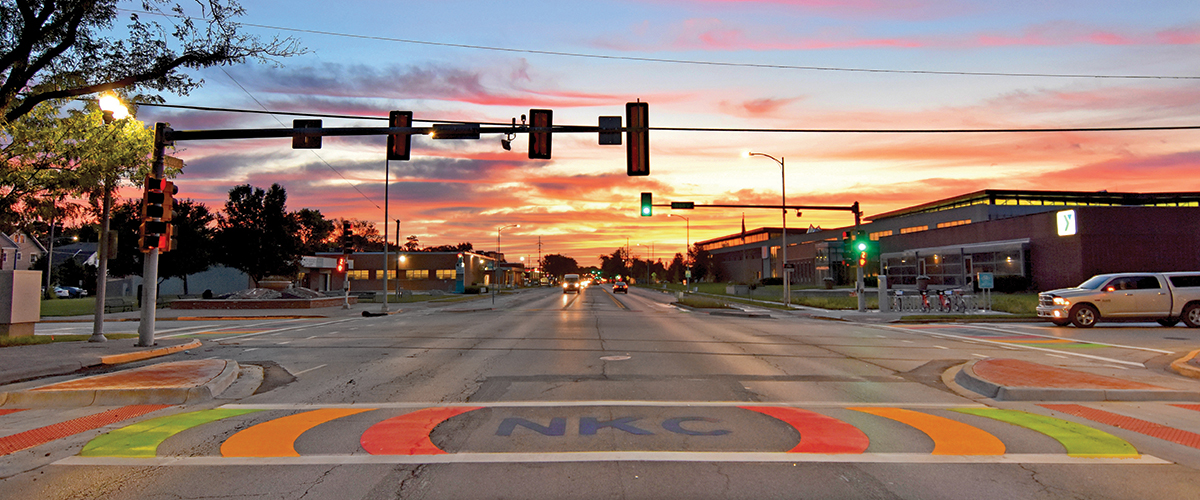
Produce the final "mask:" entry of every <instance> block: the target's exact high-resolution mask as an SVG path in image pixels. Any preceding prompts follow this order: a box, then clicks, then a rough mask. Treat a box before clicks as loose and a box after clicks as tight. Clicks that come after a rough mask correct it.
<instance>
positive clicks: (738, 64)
mask: <svg viewBox="0 0 1200 500" xmlns="http://www.w3.org/2000/svg"><path fill="white" fill-rule="evenodd" d="M121 10H125V9H121ZM128 12H137V13H139V14H141V13H145V14H155V13H153V12H144V11H134V10H128ZM157 15H165V14H157ZM168 17H183V16H168ZM187 18H188V19H195V20H204V19H203V18H193V17H187ZM237 24H239V25H241V26H249V27H252V28H262V29H271V30H278V31H288V32H293V33H308V34H312V35H325V36H336V37H342V38H355V39H359V40H374V41H381V42H392V43H405V44H411V45H426V46H433V47H450V48H458V49H470V50H488V51H493V52H509V53H516V54H534V55H544V56H556V57H575V58H584V59H604V60H613V61H633V62H646V63H663V64H686V65H695V66H717V67H734V68H757V69H788V70H801V71H827V72H845V73H890V74H907V75H940V76H993V77H1016V78H1093V79H1110V80H1200V76H1188V75H1098V74H1083V73H1021V72H1003V71H939V70H925V69H885V68H852V67H839V66H804V65H791V64H771V63H745V62H731V61H705V60H700V59H671V58H662V57H641V56H620V55H608V54H590V53H584V52H565V51H556V50H538V49H518V48H513V47H497V46H491V45H472V44H466V43H451V42H434V41H429V40H414V39H410V38H395V37H386V36H376V35H358V34H354V33H341V32H337V31H325V30H314V29H304V28H289V27H286V26H274V25H270V24H256V23H237Z"/></svg>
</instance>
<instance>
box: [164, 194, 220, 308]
mask: <svg viewBox="0 0 1200 500" xmlns="http://www.w3.org/2000/svg"><path fill="white" fill-rule="evenodd" d="M174 211H175V216H174V217H172V218H171V222H172V224H174V225H175V240H176V241H177V242H178V243H179V244H178V246H176V247H175V248H173V249H171V251H170V252H166V253H164V254H162V256H161V257H159V261H158V278H159V281H160V282H161V281H162V280H165V279H167V278H172V277H175V278H180V279H182V280H183V293H184V294H188V293H191V292H189V291H188V280H187V277H188V275H189V274H196V273H199V272H204V271H206V270H208V268H210V267H212V265H213V261H214V258H215V255H214V253H215V250H216V249H215V248H214V245H213V237H214V236H215V235H216V228H215V227H213V226H214V223H215V222H216V220H217V217H216V215H215V214H213V213H212V212H210V211H209V210H208V206H206V205H205V204H203V203H200V202H198V201H192V200H186V199H185V200H177V201H175V210H174Z"/></svg>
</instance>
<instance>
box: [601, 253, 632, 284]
mask: <svg viewBox="0 0 1200 500" xmlns="http://www.w3.org/2000/svg"><path fill="white" fill-rule="evenodd" d="M628 260H629V252H627V251H626V249H625V247H617V249H616V250H615V251H613V253H612V254H611V255H601V256H600V270H601V271H604V275H605V276H607V277H615V276H622V277H625V276H628V275H629V269H628V267H627V266H626V265H625V263H626V261H628Z"/></svg>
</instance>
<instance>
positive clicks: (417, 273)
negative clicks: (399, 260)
mask: <svg viewBox="0 0 1200 500" xmlns="http://www.w3.org/2000/svg"><path fill="white" fill-rule="evenodd" d="M405 274H407V275H408V276H407V277H408V279H410V280H426V279H429V270H428V269H409V270H408V271H406V272H405Z"/></svg>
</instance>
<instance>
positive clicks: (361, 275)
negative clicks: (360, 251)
mask: <svg viewBox="0 0 1200 500" xmlns="http://www.w3.org/2000/svg"><path fill="white" fill-rule="evenodd" d="M346 276H347V277H349V278H350V279H352V280H369V279H371V270H370V269H356V270H354V269H352V270H349V271H346Z"/></svg>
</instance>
